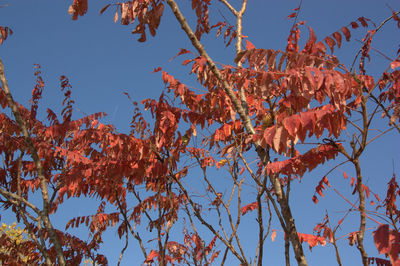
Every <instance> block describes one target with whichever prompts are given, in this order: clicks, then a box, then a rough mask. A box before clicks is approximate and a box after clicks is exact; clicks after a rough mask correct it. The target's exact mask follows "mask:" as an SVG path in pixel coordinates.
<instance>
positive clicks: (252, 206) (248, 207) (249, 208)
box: [240, 202, 258, 215]
mask: <svg viewBox="0 0 400 266" xmlns="http://www.w3.org/2000/svg"><path fill="white" fill-rule="evenodd" d="M257 207H258V203H257V202H253V203H250V204H247V205H246V206H244V207H243V208H241V209H240V212H241V213H242V215H245V214H246V213H248V212H249V211H253V210H254V209H255V208H257Z"/></svg>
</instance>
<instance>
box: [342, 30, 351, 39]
mask: <svg viewBox="0 0 400 266" xmlns="http://www.w3.org/2000/svg"><path fill="white" fill-rule="evenodd" d="M342 32H343V35H344V37H346V41H350V37H351V34H350V31H349V29H348V28H347V27H343V28H342Z"/></svg>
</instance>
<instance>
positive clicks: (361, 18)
mask: <svg viewBox="0 0 400 266" xmlns="http://www.w3.org/2000/svg"><path fill="white" fill-rule="evenodd" d="M357 20H358V21H360V22H361V25H362V26H363V27H365V28H367V27H368V23H367V21H366V18H364V17H359V18H358V19H357Z"/></svg>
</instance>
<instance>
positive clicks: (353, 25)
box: [350, 21, 359, 29]
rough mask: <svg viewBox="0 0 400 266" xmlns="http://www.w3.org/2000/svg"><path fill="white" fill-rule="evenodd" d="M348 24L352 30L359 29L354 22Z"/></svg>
mask: <svg viewBox="0 0 400 266" xmlns="http://www.w3.org/2000/svg"><path fill="white" fill-rule="evenodd" d="M350 24H351V27H352V28H353V29H357V28H358V27H359V26H358V24H357V22H355V21H353V22H351V23H350Z"/></svg>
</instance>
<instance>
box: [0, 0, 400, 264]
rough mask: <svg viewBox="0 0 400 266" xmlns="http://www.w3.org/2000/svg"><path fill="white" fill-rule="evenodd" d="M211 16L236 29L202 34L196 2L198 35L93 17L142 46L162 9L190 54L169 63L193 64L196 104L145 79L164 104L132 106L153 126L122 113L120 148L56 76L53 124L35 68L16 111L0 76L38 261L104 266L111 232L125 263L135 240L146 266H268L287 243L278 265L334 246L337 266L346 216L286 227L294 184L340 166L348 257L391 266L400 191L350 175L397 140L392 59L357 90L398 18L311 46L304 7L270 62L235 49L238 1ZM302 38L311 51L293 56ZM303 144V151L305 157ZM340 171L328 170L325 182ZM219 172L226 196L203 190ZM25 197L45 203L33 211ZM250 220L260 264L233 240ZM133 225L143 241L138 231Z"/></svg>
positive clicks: (267, 55) (248, 47) (12, 174)
mask: <svg viewBox="0 0 400 266" xmlns="http://www.w3.org/2000/svg"><path fill="white" fill-rule="evenodd" d="M220 2H221V3H222V4H223V6H225V7H226V8H227V10H228V11H229V12H231V13H232V15H233V17H234V18H235V20H236V26H232V25H230V24H229V23H228V21H221V22H217V23H216V24H210V21H209V20H210V18H209V8H211V7H212V5H211V4H210V3H209V1H206V0H199V1H192V9H194V10H195V13H196V19H197V23H196V29H195V30H192V28H191V27H190V25H189V24H188V22H187V20H186V18H185V17H184V15H183V14H182V12H181V11H180V9H179V7H178V5H177V3H176V2H175V1H174V0H166V1H131V2H125V3H117V4H112V5H111V4H109V5H107V6H105V7H104V8H103V9H102V10H101V11H100V13H104V12H107V9H110V8H112V7H114V8H116V11H115V14H114V21H118V20H119V19H120V21H121V24H123V25H128V24H134V25H135V29H134V31H133V33H134V34H139V35H140V38H139V41H140V42H145V41H146V39H147V34H148V32H150V34H151V35H152V36H154V35H155V34H156V31H157V29H158V27H159V25H160V21H161V17H162V15H163V13H164V11H165V8H166V7H168V8H170V10H171V11H172V12H173V15H174V17H175V18H176V20H177V21H178V22H179V24H180V26H181V28H182V30H183V31H184V32H185V34H186V35H187V37H188V39H189V40H190V43H191V45H192V47H193V49H194V50H193V51H189V50H186V49H182V50H181V51H180V52H179V54H178V56H184V55H185V56H189V59H186V60H185V61H184V62H183V64H184V65H187V66H191V74H193V75H194V76H195V78H196V79H197V81H198V83H199V84H200V85H201V87H202V89H203V91H202V92H201V93H197V91H196V90H194V89H191V88H190V87H188V86H186V85H185V84H184V83H182V82H180V81H179V80H178V79H176V78H175V77H174V76H172V75H170V74H169V73H167V72H166V71H163V70H162V69H160V68H157V69H155V72H161V75H162V80H163V82H164V83H165V84H166V87H167V89H166V91H164V92H162V93H161V95H160V97H159V98H158V100H153V99H148V100H145V101H143V102H142V103H141V104H142V105H143V107H144V110H146V111H149V112H150V113H151V115H152V117H153V120H149V119H146V118H145V115H144V114H143V113H142V112H144V110H143V108H140V106H139V104H137V103H136V102H134V101H132V103H133V105H134V107H135V110H134V114H133V118H132V121H131V131H130V132H129V134H124V133H119V132H118V131H117V130H116V129H115V128H114V127H113V126H112V125H106V124H103V123H101V118H102V116H103V115H104V114H103V113H96V114H93V115H89V116H85V117H83V118H80V119H75V120H74V119H72V112H73V110H74V107H73V104H74V101H73V100H72V97H71V85H70V83H69V80H68V78H67V77H65V76H62V77H61V78H60V82H61V89H62V91H63V92H64V96H65V97H64V100H63V102H62V105H63V110H62V111H61V116H58V115H57V114H56V113H55V112H54V111H52V110H50V109H48V111H47V120H48V122H44V121H43V120H41V119H40V118H38V117H37V110H38V107H39V100H40V98H41V95H42V91H43V89H44V82H43V79H42V76H41V75H42V74H41V70H40V66H38V65H37V66H36V67H35V76H36V86H35V87H34V89H33V92H32V99H31V101H30V106H29V107H28V108H26V107H24V106H22V105H20V104H18V103H16V102H15V101H14V100H13V97H12V94H11V90H10V88H9V87H8V84H7V79H6V76H5V70H4V66H3V64H2V63H0V79H1V84H2V86H1V87H2V90H1V94H0V104H1V105H2V108H3V109H5V108H10V110H11V111H12V115H8V114H7V113H6V112H3V113H1V116H0V117H1V121H2V128H1V132H2V135H1V140H0V143H1V144H2V145H1V150H0V151H1V153H2V156H3V158H4V160H3V165H2V169H1V173H2V174H1V176H0V177H1V184H2V187H1V188H0V194H1V196H2V198H1V199H2V201H3V203H4V208H6V209H10V208H11V210H12V211H13V212H14V213H15V214H16V218H17V219H18V221H22V222H23V223H24V225H25V228H26V230H27V232H28V233H29V235H30V236H31V238H32V243H34V244H35V246H36V248H37V249H38V251H39V253H40V256H41V257H40V260H41V261H43V262H44V263H46V264H47V265H52V264H54V262H56V261H57V262H58V263H59V264H60V265H65V264H79V263H81V261H82V260H83V259H84V258H87V259H90V260H91V261H92V262H93V263H94V264H96V263H97V264H106V263H107V259H106V258H105V256H104V255H102V254H99V249H100V247H101V243H102V242H103V241H104V240H103V233H104V232H105V231H106V230H109V229H110V227H113V226H115V227H116V228H117V232H118V235H119V237H120V238H122V237H124V238H125V246H124V248H123V249H122V251H121V256H120V259H119V262H120V261H121V259H122V256H123V254H124V252H125V251H126V250H127V247H128V242H129V239H130V238H134V239H135V241H137V243H138V246H139V247H140V249H141V252H142V254H143V261H144V263H148V264H150V263H158V264H160V265H166V264H168V263H170V264H173V263H182V264H186V263H187V264H194V265H202V264H212V263H213V262H216V261H217V260H218V263H220V262H221V263H224V262H225V261H226V260H227V258H228V257H234V258H235V259H236V260H237V261H239V262H240V263H241V264H242V265H250V264H257V265H262V264H263V263H265V262H267V261H268V258H267V257H266V256H265V253H264V252H265V251H266V249H267V247H266V245H267V242H266V239H267V236H268V235H270V234H271V237H272V238H273V239H274V238H275V236H276V234H277V233H279V232H282V235H284V242H285V243H284V247H285V249H284V250H285V251H284V257H285V261H286V264H287V265H289V264H290V246H291V247H292V249H293V254H294V257H295V260H296V261H297V263H298V264H299V265H308V263H307V257H306V254H305V251H304V250H303V245H302V243H304V242H306V243H307V244H308V246H309V247H310V249H311V248H312V247H315V246H317V245H322V246H324V245H326V244H327V243H330V244H332V245H333V247H334V250H335V253H336V258H337V262H338V264H341V256H340V252H339V248H338V244H337V241H338V237H337V236H336V232H337V230H338V229H340V228H341V226H342V223H343V222H344V220H345V218H346V216H347V214H345V215H344V216H343V217H340V218H341V219H340V220H339V222H338V224H337V226H333V225H332V224H331V215H330V214H329V213H327V214H326V216H325V217H324V219H323V221H322V222H320V223H318V224H317V225H316V227H315V228H314V234H312V232H304V233H303V232H299V230H298V229H297V228H298V226H299V222H298V220H301V217H294V215H293V213H294V209H296V208H299V207H298V206H297V205H296V202H295V201H293V200H292V199H291V198H290V197H289V195H290V194H291V193H292V189H293V188H296V189H297V187H295V186H294V185H293V183H294V182H297V180H300V179H301V178H302V177H303V176H304V175H305V174H306V173H307V172H311V171H312V170H314V169H315V168H316V167H318V166H321V165H322V164H324V163H325V162H326V161H328V160H335V159H336V158H339V157H340V158H344V159H345V162H346V163H348V164H350V165H351V166H352V167H353V168H354V171H355V177H354V178H351V186H352V187H353V188H354V192H353V194H356V195H357V197H358V198H357V200H356V202H355V203H354V202H352V201H351V200H349V199H348V197H347V196H344V195H343V194H342V193H341V192H340V191H339V190H338V189H336V188H332V190H334V191H335V192H336V193H337V194H338V195H339V196H341V197H343V198H344V199H345V200H347V201H348V203H349V206H350V207H349V208H350V210H349V212H348V213H350V212H357V213H358V215H359V224H358V226H357V228H355V229H354V228H353V229H354V230H355V231H353V232H349V233H348V238H349V244H350V245H355V246H356V247H357V249H358V251H359V254H360V260H361V261H362V263H363V264H364V265H368V264H369V263H373V262H376V263H377V264H378V263H380V265H390V263H392V264H394V265H396V264H398V263H399V259H398V253H399V249H398V246H397V245H398V243H397V242H398V241H397V238H398V234H399V232H398V229H397V222H398V219H397V217H398V216H397V215H398V212H397V208H396V205H395V202H396V195H397V194H398V186H397V183H396V180H395V178H392V179H391V181H390V183H389V187H388V190H387V191H388V193H387V195H386V199H385V200H384V201H381V200H380V198H379V196H378V194H376V193H374V192H373V189H371V188H369V187H368V186H367V185H366V184H365V181H364V177H363V176H364V173H363V171H362V169H363V168H362V165H361V162H360V158H362V156H364V154H365V151H366V148H367V146H368V145H369V144H370V143H371V142H372V141H374V140H375V139H376V138H381V137H384V136H385V133H386V132H388V131H391V130H397V131H398V132H400V128H399V124H398V121H399V114H400V106H399V103H400V101H399V97H400V96H399V95H400V93H399V90H400V86H399V73H400V72H399V70H398V68H399V66H400V61H399V53H400V50H399V51H397V54H396V58H392V59H391V60H390V63H389V64H388V68H387V69H386V70H382V71H381V73H380V76H379V77H378V78H376V77H375V78H374V77H373V76H371V75H368V74H367V67H368V65H367V64H366V60H370V50H371V48H372V46H371V43H372V41H373V39H374V37H375V34H376V33H377V32H378V31H379V30H381V28H382V27H383V26H384V25H385V24H386V23H388V22H392V21H394V22H395V23H397V26H398V27H399V28H400V25H399V23H400V19H399V17H398V12H395V11H393V12H392V14H391V15H390V16H389V17H388V19H387V20H385V21H383V22H382V23H381V24H378V26H376V25H375V24H374V23H372V22H371V21H370V20H369V19H367V18H364V17H359V18H358V19H355V20H354V21H352V22H351V23H350V24H349V25H347V26H344V27H342V28H341V29H340V30H338V31H335V32H334V33H332V34H331V35H330V36H327V37H325V38H324V39H323V41H317V38H316V36H315V33H314V31H313V30H312V28H311V27H308V26H306V25H305V23H304V22H302V21H298V20H297V17H298V14H299V11H300V9H301V5H300V6H299V7H298V8H296V9H295V10H294V13H292V14H290V15H289V18H290V19H292V20H293V26H292V28H291V29H290V32H289V37H288V41H287V46H286V48H285V49H284V50H273V49H258V48H256V47H255V46H254V44H252V42H251V41H250V40H249V39H248V38H247V37H245V36H244V35H243V33H242V31H243V29H242V17H243V14H244V12H245V10H246V6H247V1H246V0H243V1H242V3H241V5H240V6H239V8H235V7H233V6H232V5H231V4H230V3H228V1H225V0H221V1H220ZM68 11H69V13H70V14H71V15H72V19H74V20H76V19H78V17H79V16H83V15H85V13H86V12H87V1H85V0H74V1H73V4H72V5H71V6H70V8H69V10H68ZM360 26H361V27H363V28H367V29H369V30H368V31H367V33H366V35H365V37H364V39H363V40H362V46H361V49H360V50H359V52H358V53H357V54H356V55H355V59H354V62H353V64H352V65H350V66H348V67H346V66H344V65H343V64H341V63H340V61H339V60H338V58H336V57H335V56H334V55H333V52H334V50H335V49H338V48H340V47H341V45H342V41H343V42H344V40H346V41H350V39H351V36H352V31H354V30H355V29H356V28H359V27H360ZM303 29H305V30H306V31H307V30H308V33H309V37H308V40H306V41H305V45H304V47H301V45H300V43H302V41H303V40H302V39H300V33H301V30H303ZM212 30H215V31H217V35H221V34H222V35H223V36H224V40H225V41H226V42H227V46H229V45H230V44H231V43H233V42H234V43H235V56H234V62H235V64H236V65H234V66H231V65H220V64H217V63H216V62H215V61H214V60H213V59H212V58H211V57H210V56H209V55H208V53H207V51H206V50H205V48H204V46H203V45H202V44H201V38H202V36H203V35H204V34H208V33H210V32H212ZM1 31H2V34H1V37H2V40H5V39H6V38H7V36H8V35H7V34H8V33H9V32H10V30H9V29H8V28H6V27H3V28H1ZM243 43H245V44H243ZM328 48H329V49H330V52H331V53H329V51H328ZM127 96H128V97H130V96H129V95H128V94H127ZM379 114H382V115H383V117H385V118H386V119H387V124H386V125H384V126H380V133H378V134H376V133H374V131H372V128H373V125H374V123H375V122H376V121H377V119H376V117H377V116H378V115H379ZM305 142H308V143H311V144H310V145H308V146H306V148H304V145H302V144H304V143H305ZM310 147H311V148H310ZM254 157H255V158H256V160H255V162H252V159H251V158H254ZM273 158H275V159H273ZM342 164H343V163H337V165H336V166H334V167H333V168H332V170H333V169H335V168H337V167H339V166H341V165H342ZM215 168H216V169H218V171H226V173H227V174H228V175H229V176H230V179H229V181H227V180H224V182H223V183H221V182H220V181H219V180H217V179H216V178H214V177H213V175H210V169H215ZM332 170H330V171H329V172H328V173H327V174H326V175H324V176H322V177H321V178H320V181H319V182H318V184H316V187H315V195H314V196H312V195H310V198H311V197H312V199H313V201H314V202H315V203H316V204H317V203H318V200H319V198H320V197H323V196H324V192H325V190H327V189H328V188H327V187H331V182H330V181H329V179H330V176H329V174H330V173H331V172H332ZM191 173H197V174H198V173H200V175H201V180H202V181H201V182H202V183H203V184H204V190H201V191H196V190H195V189H193V188H192V187H191V186H190V183H188V182H186V181H185V180H186V179H188V178H189V177H190V174H191ZM344 178H347V173H346V172H344ZM227 187H229V190H230V191H227V189H226V188H227ZM31 194H40V195H41V199H42V203H41V206H40V205H39V204H38V203H37V202H34V200H32V199H31V198H32V196H31ZM370 194H373V195H374V196H375V198H376V201H377V203H376V205H377V207H378V209H377V211H379V209H380V208H386V210H385V212H384V213H379V215H380V219H377V218H376V217H373V216H372V215H371V214H370V212H369V211H367V204H366V197H367V198H369V197H370ZM244 195H250V196H244ZM92 196H95V197H97V198H98V199H100V203H99V207H98V210H97V212H96V213H94V214H90V213H88V214H87V215H84V216H78V217H74V218H73V219H71V220H70V221H69V222H68V223H67V225H66V228H65V230H64V229H61V228H58V227H57V228H56V227H55V226H54V224H53V223H52V222H51V215H52V214H54V213H56V212H57V210H58V209H59V207H60V206H61V205H62V203H63V202H64V201H65V200H66V198H70V197H74V198H83V199H85V198H86V197H92ZM199 196H200V197H199ZM244 202H245V203H244ZM39 206H40V207H39ZM107 208H113V209H114V210H115V211H112V212H109V211H106V209H107ZM249 212H254V215H255V217H256V221H257V222H256V229H255V230H254V232H253V231H252V233H254V234H255V235H256V238H257V243H256V244H255V245H254V250H255V252H254V251H253V252H250V251H247V249H246V248H245V247H244V246H245V243H244V242H243V240H242V237H241V236H242V234H241V232H240V230H241V228H242V227H243V220H245V219H246V218H247V215H248V213H249ZM210 214H212V215H210ZM272 217H275V218H276V219H277V221H278V222H279V224H280V226H281V229H280V231H277V230H276V229H274V230H272V222H271V219H272ZM378 217H379V216H378ZM367 219H369V220H370V221H372V222H373V223H375V224H374V225H373V226H374V227H375V228H376V231H375V233H374V239H375V243H376V246H377V248H378V251H379V252H380V253H384V254H387V255H389V257H390V261H389V260H385V259H382V258H375V257H371V256H369V255H368V253H367V251H366V249H365V247H364V243H365V240H364V236H365V234H366V223H367ZM184 221H186V222H185V223H184ZM386 221H389V222H386ZM83 223H85V225H86V226H87V227H88V230H89V239H88V240H87V241H83V240H81V239H80V238H78V237H76V236H74V235H72V234H70V233H67V230H68V229H69V228H71V227H79V226H83ZM142 223H144V227H140V225H141V224H142ZM388 224H390V226H389V225H388ZM200 227H201V228H200ZM138 228H143V230H140V229H138ZM175 228H179V229H181V232H183V233H182V235H179V236H178V237H175V236H174V235H176V230H177V229H175ZM146 230H147V231H148V232H145V231H146ZM172 232H175V233H172ZM143 235H146V236H148V235H149V237H148V238H147V237H146V238H144V237H143ZM246 244H247V243H246Z"/></svg>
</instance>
